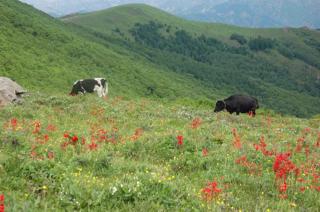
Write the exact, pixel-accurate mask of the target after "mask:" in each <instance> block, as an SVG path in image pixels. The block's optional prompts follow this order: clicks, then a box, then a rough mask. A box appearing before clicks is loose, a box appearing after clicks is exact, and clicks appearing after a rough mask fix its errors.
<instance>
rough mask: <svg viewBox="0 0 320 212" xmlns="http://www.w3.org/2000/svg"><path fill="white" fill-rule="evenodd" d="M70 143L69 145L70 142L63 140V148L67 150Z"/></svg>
mask: <svg viewBox="0 0 320 212" xmlns="http://www.w3.org/2000/svg"><path fill="white" fill-rule="evenodd" d="M68 145H69V143H68V142H63V143H62V144H61V148H62V149H63V150H65V149H66V148H67V146H68Z"/></svg>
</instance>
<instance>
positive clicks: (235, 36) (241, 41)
mask: <svg viewBox="0 0 320 212" xmlns="http://www.w3.org/2000/svg"><path fill="white" fill-rule="evenodd" d="M230 40H236V41H237V42H238V43H239V44H241V45H244V44H246V43H247V39H246V38H245V37H244V36H242V35H239V34H236V33H234V34H232V35H231V36H230Z"/></svg>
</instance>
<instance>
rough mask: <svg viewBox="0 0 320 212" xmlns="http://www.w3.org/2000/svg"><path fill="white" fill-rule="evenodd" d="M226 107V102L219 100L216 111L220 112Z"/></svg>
mask: <svg viewBox="0 0 320 212" xmlns="http://www.w3.org/2000/svg"><path fill="white" fill-rule="evenodd" d="M225 108H226V103H225V102H224V101H217V103H216V107H215V108H214V112H215V113H216V112H220V111H222V110H224V109H225Z"/></svg>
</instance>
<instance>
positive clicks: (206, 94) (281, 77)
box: [0, 0, 320, 117]
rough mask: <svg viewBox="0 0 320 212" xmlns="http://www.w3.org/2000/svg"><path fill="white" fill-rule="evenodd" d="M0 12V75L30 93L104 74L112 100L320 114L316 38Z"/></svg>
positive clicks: (127, 12) (150, 13)
mask: <svg viewBox="0 0 320 212" xmlns="http://www.w3.org/2000/svg"><path fill="white" fill-rule="evenodd" d="M0 5H1V7H0V10H1V11H0V12H1V13H0V14H1V15H0V16H1V19H0V23H1V25H0V27H1V30H0V41H1V42H0V53H1V54H0V75H5V76H9V77H12V78H14V79H16V80H17V81H18V82H20V84H22V85H23V86H25V87H26V88H27V89H29V90H32V91H36V90H45V91H46V92H51V93H54V92H60V93H61V92H63V93H68V92H69V90H70V86H71V84H72V82H73V81H74V80H76V79H79V78H85V77H92V76H104V77H106V78H108V79H110V88H111V90H110V92H111V95H122V96H126V97H129V98H131V97H141V96H151V97H160V98H170V99H177V98H178V99H179V98H189V99H192V101H194V100H196V101H199V102H206V103H205V104H208V103H209V102H210V101H211V103H210V104H213V103H214V101H215V100H216V99H217V97H225V96H228V95H229V94H233V93H247V94H250V95H255V96H257V98H258V99H259V100H260V102H261V105H262V106H264V107H268V108H271V109H274V110H276V111H278V112H281V113H287V114H293V115H297V116H304V117H309V116H312V115H314V114H318V113H320V108H319V107H316V105H319V104H320V98H319V97H320V79H319V74H320V71H319V67H320V62H319V59H318V58H319V57H320V52H319V43H320V38H319V33H317V32H316V31H311V30H308V29H263V30H259V29H245V28H238V27H233V26H227V25H220V24H207V23H198V22H190V21H185V20H183V19H179V18H176V17H175V16H172V15H169V14H167V13H164V12H162V11H160V10H157V9H155V8H152V7H149V6H144V5H128V6H122V7H115V8H111V9H109V10H105V11H100V12H96V13H90V14H84V15H76V16H68V17H66V18H65V19H63V20H64V22H67V23H63V22H62V21H60V20H56V19H53V18H51V17H49V16H47V15H45V14H43V13H41V12H39V11H37V10H34V9H32V8H31V7H29V6H27V5H24V4H21V3H18V2H17V1H9V0H5V1H1V2H0ZM234 34H236V35H237V36H236V37H237V38H232V35H234ZM244 41H247V42H244Z"/></svg>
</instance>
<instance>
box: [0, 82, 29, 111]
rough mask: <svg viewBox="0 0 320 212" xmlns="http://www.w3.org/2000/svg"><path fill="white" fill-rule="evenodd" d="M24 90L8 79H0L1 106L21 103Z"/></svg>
mask: <svg viewBox="0 0 320 212" xmlns="http://www.w3.org/2000/svg"><path fill="white" fill-rule="evenodd" d="M26 92H27V91H26V90H24V89H23V88H22V87H21V86H20V85H19V84H18V83H16V82H15V81H13V80H11V79H10V78H7V77H0V106H6V105H8V104H11V103H21V102H22V98H23V94H25V93H26Z"/></svg>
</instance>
